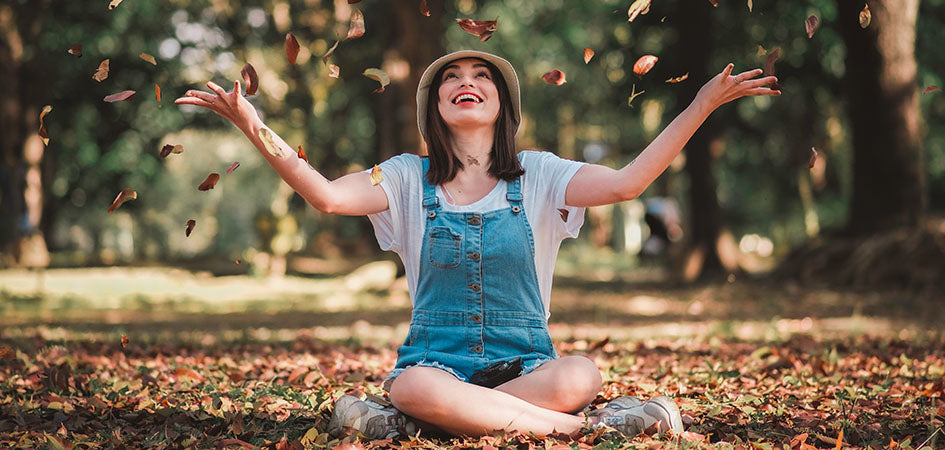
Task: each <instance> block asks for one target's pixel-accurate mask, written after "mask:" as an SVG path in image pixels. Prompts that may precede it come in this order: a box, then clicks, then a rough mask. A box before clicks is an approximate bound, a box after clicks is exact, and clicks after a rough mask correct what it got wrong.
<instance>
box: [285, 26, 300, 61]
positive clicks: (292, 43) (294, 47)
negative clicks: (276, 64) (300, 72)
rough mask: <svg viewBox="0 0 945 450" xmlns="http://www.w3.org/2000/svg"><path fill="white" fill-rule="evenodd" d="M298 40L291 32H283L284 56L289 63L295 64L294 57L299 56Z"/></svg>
mask: <svg viewBox="0 0 945 450" xmlns="http://www.w3.org/2000/svg"><path fill="white" fill-rule="evenodd" d="M299 50H300V48H299V41H298V39H296V38H295V36H293V35H292V33H286V34H285V57H286V58H287V59H288V60H289V64H295V59H296V58H298V57H299Z"/></svg>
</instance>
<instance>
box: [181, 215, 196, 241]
mask: <svg viewBox="0 0 945 450" xmlns="http://www.w3.org/2000/svg"><path fill="white" fill-rule="evenodd" d="M196 225H197V221H196V220H194V219H188V220H187V227H186V228H184V235H185V236H187V237H190V233H191V232H193V231H194V226H196Z"/></svg>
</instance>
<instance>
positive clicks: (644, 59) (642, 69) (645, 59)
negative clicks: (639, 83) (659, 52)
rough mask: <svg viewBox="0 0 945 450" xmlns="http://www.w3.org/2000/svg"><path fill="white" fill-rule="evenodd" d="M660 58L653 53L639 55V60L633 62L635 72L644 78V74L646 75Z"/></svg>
mask: <svg viewBox="0 0 945 450" xmlns="http://www.w3.org/2000/svg"><path fill="white" fill-rule="evenodd" d="M658 60H659V58H657V57H656V56H653V55H643V56H641V57H639V58H638V59H637V62H635V63H633V73H635V74H637V76H638V77H640V78H643V75H646V73H647V72H649V71H650V69H652V68H653V66H655V65H656V61H658Z"/></svg>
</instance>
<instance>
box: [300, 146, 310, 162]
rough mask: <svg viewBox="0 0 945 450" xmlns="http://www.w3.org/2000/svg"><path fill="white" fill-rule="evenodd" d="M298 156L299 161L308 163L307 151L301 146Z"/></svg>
mask: <svg viewBox="0 0 945 450" xmlns="http://www.w3.org/2000/svg"><path fill="white" fill-rule="evenodd" d="M298 156H299V159H301V160H303V161H305V162H308V156H305V149H303V148H302V146H301V145H300V146H299V152H298Z"/></svg>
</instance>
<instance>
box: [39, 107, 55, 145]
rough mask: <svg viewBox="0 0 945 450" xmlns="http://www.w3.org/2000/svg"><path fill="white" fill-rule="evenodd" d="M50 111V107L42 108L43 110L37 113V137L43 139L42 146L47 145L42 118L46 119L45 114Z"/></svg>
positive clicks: (47, 135) (47, 140) (47, 136)
mask: <svg viewBox="0 0 945 450" xmlns="http://www.w3.org/2000/svg"><path fill="white" fill-rule="evenodd" d="M50 111H52V106H51V105H46V106H43V110H42V111H40V113H39V137H41V138H42V139H43V145H49V133H48V132H47V131H46V124H45V123H43V118H44V117H46V114H49V112H50Z"/></svg>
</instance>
